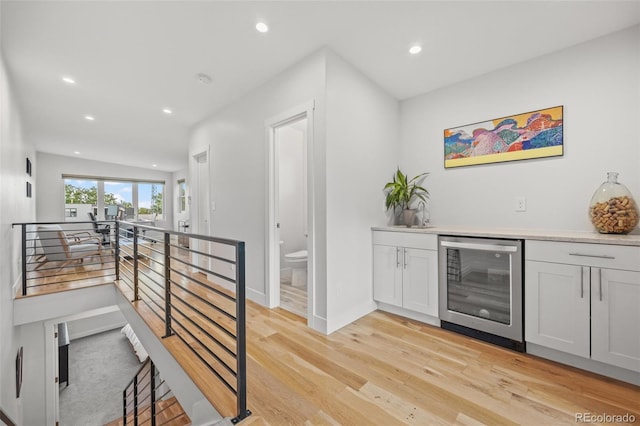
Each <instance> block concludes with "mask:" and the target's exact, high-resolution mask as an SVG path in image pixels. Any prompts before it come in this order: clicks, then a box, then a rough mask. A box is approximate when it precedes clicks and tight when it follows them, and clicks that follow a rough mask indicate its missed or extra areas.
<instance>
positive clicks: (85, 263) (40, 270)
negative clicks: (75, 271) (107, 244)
mask: <svg viewBox="0 0 640 426" xmlns="http://www.w3.org/2000/svg"><path fill="white" fill-rule="evenodd" d="M92 257H100V258H106V257H112V256H111V255H109V256H107V255H103V256H92ZM74 260H80V258H77V259H73V258H70V259H65V260H48V261H47V262H51V263H53V262H61V263H64V262H72V261H74ZM115 262H116V261H115V259H113V260H112V259H107V260H106V261H104V260H103V261H102V262H99V261H95V260H94V261H93V262H78V264H76V265H66V266H57V267H56V266H49V267H46V268H38V269H35V268H34V269H30V270H28V271H27V272H42V271H52V270H57V271H58V270H61V269H67V268H77V267H78V266H79V265H80V266H91V265H104V264H106V263H115ZM40 263H42V262H27V265H38V264H40ZM102 269H105V268H102ZM56 275H58V274H56ZM56 275H52V276H56Z"/></svg>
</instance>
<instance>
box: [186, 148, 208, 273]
mask: <svg viewBox="0 0 640 426" xmlns="http://www.w3.org/2000/svg"><path fill="white" fill-rule="evenodd" d="M192 164H193V168H192V170H193V175H192V178H191V182H192V189H193V192H192V194H193V197H190V201H191V203H192V204H191V214H192V217H191V224H192V225H191V226H192V232H193V233H195V234H200V235H211V226H210V222H209V219H210V218H209V155H208V152H206V151H205V152H201V153H199V154H196V155H194V156H193V158H192ZM189 246H190V247H192V248H193V250H194V252H193V253H192V256H193V259H192V261H193V264H194V265H198V266H200V267H201V268H205V269H209V257H207V256H199V255H198V254H197V252H200V253H209V243H207V242H206V241H204V240H201V239H191V241H190V242H189ZM197 271H198V270H197V269H195V268H194V272H197Z"/></svg>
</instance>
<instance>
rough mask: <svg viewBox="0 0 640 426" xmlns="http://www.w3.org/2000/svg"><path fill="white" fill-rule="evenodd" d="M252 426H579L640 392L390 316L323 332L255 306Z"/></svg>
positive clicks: (616, 410)
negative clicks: (583, 417)
mask: <svg viewBox="0 0 640 426" xmlns="http://www.w3.org/2000/svg"><path fill="white" fill-rule="evenodd" d="M248 312H249V317H248V327H247V328H248V354H249V356H248V358H249V361H248V377H249V378H248V384H249V387H248V389H249V390H248V392H249V408H250V409H251V410H252V411H253V413H254V415H253V416H252V418H249V419H247V420H245V423H246V424H269V425H283V424H291V425H303V424H346V425H364V424H366V425H392V424H413V425H433V424H447V425H448V424H465V425H479V424H486V425H498V424H530V425H552V424H574V423H576V421H575V420H576V417H575V416H576V414H577V413H590V414H595V415H600V414H609V415H616V414H621V415H623V414H627V413H629V414H631V415H633V416H635V418H636V422H640V388H639V387H636V386H633V385H630V384H626V383H623V382H619V381H615V380H611V379H607V378H604V377H601V376H597V375H594V374H590V373H587V372H584V371H581V370H578V369H574V368H571V367H567V366H564V365H560V364H557V363H554V362H550V361H546V360H543V359H540V358H537V357H534V356H530V355H526V354H520V353H517V352H513V351H510V350H506V349H502V348H499V347H496V346H492V345H489V344H486V343H483V342H479V341H476V340H472V339H470V338H467V337H464V336H460V335H457V334H454V333H452V332H448V331H445V330H442V329H439V328H436V327H431V326H428V325H424V324H421V323H418V322H415V321H411V320H407V319H404V318H401V317H398V316H394V315H391V314H387V313H383V312H374V313H372V314H370V315H368V316H366V317H364V318H361V319H359V320H357V321H355V322H354V323H352V324H350V325H348V326H346V327H344V328H343V329H341V330H339V331H337V332H335V333H333V334H331V335H330V336H324V335H321V334H319V333H316V332H314V331H311V330H309V329H308V328H306V326H305V324H304V322H303V320H302V319H301V318H299V317H296V316H295V315H292V314H290V313H288V312H286V311H284V310H279V309H276V310H273V311H270V310H268V309H266V308H263V307H260V306H258V305H256V304H253V303H251V302H249V303H248Z"/></svg>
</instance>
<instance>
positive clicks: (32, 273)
mask: <svg viewBox="0 0 640 426" xmlns="http://www.w3.org/2000/svg"><path fill="white" fill-rule="evenodd" d="M105 263H115V262H105ZM87 265H88V266H93V265H104V264H102V263H89V264H86V265H85V266H87ZM67 268H69V266H65V267H60V268H46V269H41V270H40V271H42V270H44V271H52V270H57V271H60V270H63V269H67ZM110 269H114V268H113V267H107V268H100V269H93V270H89V271H84V272H85V273H95V272H104V271H109V270H110ZM38 272H39V271H27V275H28V276H27V279H29V280H35V279H47V278H55V277H64V276H67V275H78V273H77V272H69V273H67V272H63V273H60V274H48V275H37V273H38Z"/></svg>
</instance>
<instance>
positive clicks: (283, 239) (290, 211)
mask: <svg viewBox="0 0 640 426" xmlns="http://www.w3.org/2000/svg"><path fill="white" fill-rule="evenodd" d="M312 113H313V102H310V103H308V104H305V105H301V106H299V107H296V108H293V109H292V110H289V111H287V112H285V113H282V114H280V115H279V116H277V117H274V118H272V119H271V120H267V122H266V127H267V140H268V144H269V149H268V157H267V159H268V167H267V170H268V179H267V182H268V194H269V197H268V205H267V209H268V214H267V229H268V238H267V258H268V259H267V279H268V282H267V296H268V306H269V307H270V308H274V307H281V308H283V309H286V310H288V311H290V312H293V313H295V314H297V315H300V316H302V317H305V318H307V324H308V325H309V326H312V327H313V325H312V322H313V289H314V276H315V274H314V261H313V259H314V256H313V253H314V250H313V247H314V245H313V230H314V214H313V194H312V192H313V182H312V177H313V173H312V165H313V161H312V158H311V157H312V155H311V153H312V152H313V145H312V144H313V138H312V134H313V133H312V129H313V115H312Z"/></svg>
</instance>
